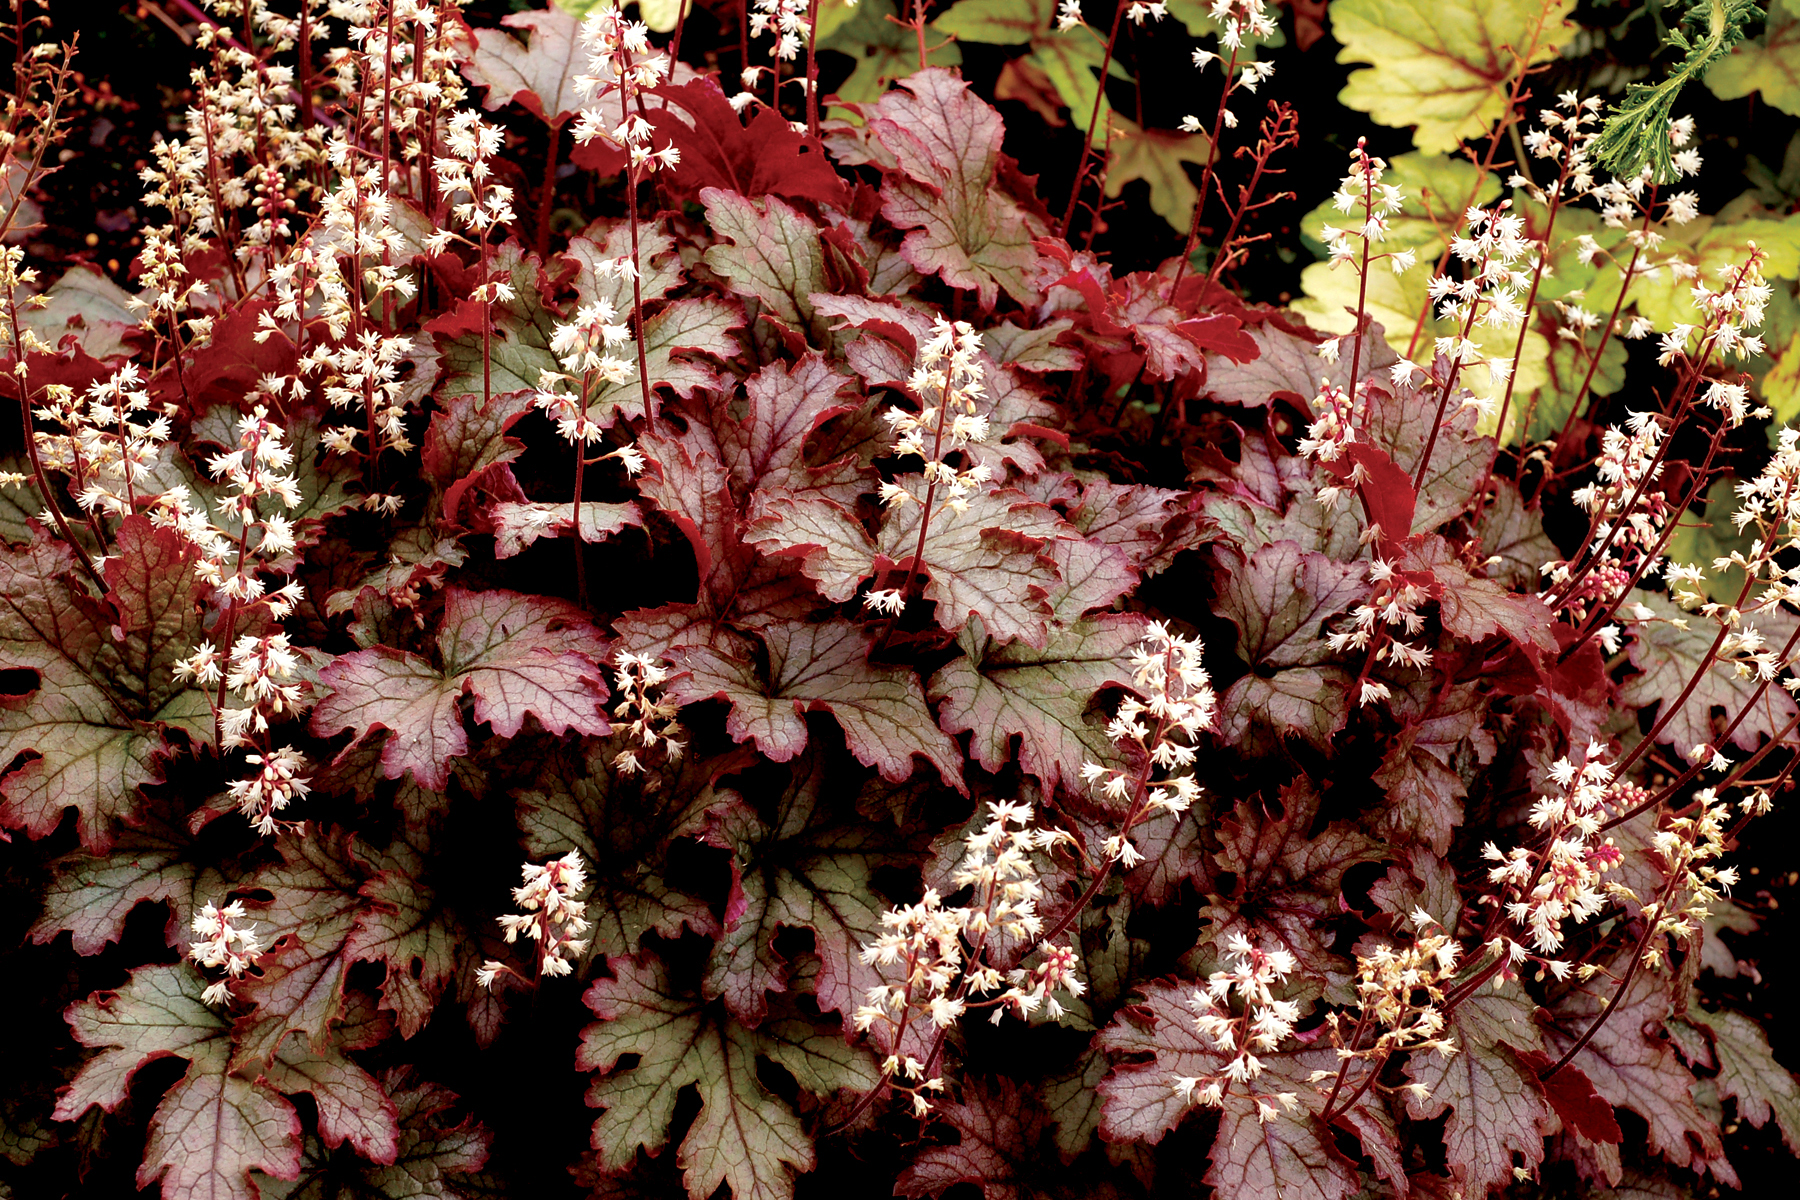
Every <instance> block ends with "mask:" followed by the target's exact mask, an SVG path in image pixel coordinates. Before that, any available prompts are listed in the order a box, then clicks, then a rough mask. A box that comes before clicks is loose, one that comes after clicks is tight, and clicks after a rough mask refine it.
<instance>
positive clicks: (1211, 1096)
mask: <svg viewBox="0 0 1800 1200" xmlns="http://www.w3.org/2000/svg"><path fill="white" fill-rule="evenodd" d="M1225 952H1226V953H1227V954H1229V955H1230V956H1231V957H1232V958H1234V959H1236V960H1237V961H1236V962H1234V963H1230V964H1228V965H1226V966H1224V967H1221V968H1219V969H1218V970H1216V971H1214V972H1213V973H1212V974H1211V975H1209V976H1208V977H1207V980H1206V986H1204V987H1201V988H1196V989H1195V990H1194V993H1193V995H1192V996H1190V997H1189V999H1188V1007H1189V1008H1191V1009H1193V1010H1194V1027H1195V1028H1196V1029H1198V1030H1199V1031H1200V1033H1201V1034H1202V1035H1203V1036H1205V1037H1206V1038H1207V1040H1208V1041H1210V1042H1211V1043H1212V1048H1213V1049H1214V1050H1215V1051H1217V1052H1218V1053H1219V1055H1220V1056H1221V1057H1223V1058H1225V1065H1224V1066H1222V1067H1220V1068H1219V1069H1218V1070H1217V1071H1210V1072H1208V1073H1207V1074H1205V1075H1197V1076H1192V1075H1189V1076H1181V1077H1178V1078H1176V1079H1175V1080H1174V1081H1173V1083H1172V1086H1173V1088H1174V1091H1175V1094H1176V1095H1177V1096H1180V1097H1181V1099H1182V1102H1183V1103H1185V1104H1199V1105H1204V1106H1208V1107H1212V1108H1218V1107H1220V1106H1221V1105H1223V1104H1224V1103H1225V1096H1226V1094H1227V1093H1228V1092H1229V1091H1230V1090H1231V1089H1232V1087H1234V1086H1238V1085H1242V1086H1243V1087H1244V1088H1245V1090H1246V1092H1247V1094H1248V1095H1249V1096H1250V1097H1251V1098H1252V1099H1253V1100H1254V1101H1255V1102H1256V1113H1257V1116H1258V1117H1259V1118H1260V1119H1261V1120H1263V1121H1265V1122H1266V1121H1271V1120H1273V1119H1274V1118H1275V1117H1277V1116H1279V1115H1280V1114H1281V1113H1282V1112H1283V1111H1286V1112H1293V1111H1294V1109H1295V1108H1297V1107H1298V1106H1299V1103H1300V1097H1299V1096H1298V1094H1296V1093H1294V1092H1275V1093H1272V1094H1264V1093H1262V1092H1260V1091H1258V1089H1257V1088H1256V1080H1257V1078H1258V1077H1259V1076H1261V1075H1262V1073H1263V1061H1262V1059H1261V1058H1260V1057H1259V1056H1260V1055H1264V1054H1268V1053H1270V1052H1271V1051H1273V1050H1275V1049H1276V1048H1277V1047H1279V1046H1280V1045H1281V1043H1282V1040H1283V1039H1285V1038H1286V1037H1287V1036H1288V1035H1289V1034H1291V1033H1292V1032H1293V1031H1294V1022H1295V1021H1297V1020H1299V1019H1300V1006H1299V1005H1298V1004H1297V1003H1295V1002H1294V1001H1292V1000H1278V999H1276V998H1275V994H1274V988H1275V987H1277V986H1279V985H1281V984H1283V983H1286V982H1287V977H1288V976H1289V975H1291V974H1292V973H1293V971H1294V966H1295V964H1294V956H1293V955H1292V954H1290V953H1289V952H1288V951H1286V950H1268V951H1265V950H1261V949H1259V948H1257V947H1256V946H1254V945H1252V944H1251V942H1250V939H1248V938H1247V937H1245V936H1244V935H1243V934H1241V933H1233V934H1232V935H1231V936H1230V938H1229V939H1228V941H1227V942H1226V945H1225Z"/></svg>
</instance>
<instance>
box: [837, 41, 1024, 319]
mask: <svg viewBox="0 0 1800 1200" xmlns="http://www.w3.org/2000/svg"><path fill="white" fill-rule="evenodd" d="M866 116H867V119H868V130H869V134H870V135H871V136H872V137H874V138H875V139H876V140H877V141H879V142H880V143H881V145H882V147H883V148H884V149H885V150H886V151H887V152H888V154H890V155H891V156H892V158H893V160H894V164H895V169H894V170H892V171H891V172H889V174H888V176H887V179H886V180H885V182H884V183H883V185H882V205H881V211H882V215H883V216H885V217H887V219H888V220H889V221H892V222H893V223H894V225H895V226H896V227H897V228H900V229H904V230H909V231H910V232H908V233H907V235H906V239H905V241H904V242H902V243H901V248H900V249H901V253H902V254H904V255H905V256H906V259H907V261H908V262H910V263H912V264H913V266H915V267H917V268H918V269H919V270H920V271H922V272H924V273H926V274H931V275H938V276H941V277H942V278H943V280H944V282H945V283H947V284H949V285H950V286H952V287H959V288H967V289H969V290H970V291H973V292H975V293H976V294H977V296H978V297H979V298H980V301H981V304H982V306H983V307H984V308H992V307H993V306H994V303H995V301H996V300H997V299H998V298H999V294H1000V292H1001V291H1002V290H1004V291H1005V292H1006V294H1007V295H1009V296H1011V297H1012V298H1013V299H1014V300H1017V301H1018V302H1019V303H1021V304H1030V303H1032V302H1033V301H1034V300H1035V298H1036V295H1037V289H1036V288H1035V287H1034V286H1033V285H1032V282H1031V276H1032V273H1033V268H1034V266H1035V264H1036V262H1037V252H1036V251H1035V250H1033V249H1032V246H1031V242H1032V239H1033V238H1037V237H1042V236H1044V235H1045V234H1046V233H1048V232H1049V230H1048V227H1047V225H1046V223H1045V221H1044V220H1043V218H1041V217H1039V216H1038V215H1037V214H1036V213H1034V212H1033V211H1032V210H1031V209H1030V208H1027V207H1026V206H1024V205H1022V204H1020V203H1019V202H1018V201H1016V200H1014V199H1013V198H1012V197H1011V196H1010V195H1008V194H1007V193H1006V192H1004V191H1003V190H1001V188H1000V187H999V186H997V185H996V183H995V179H996V177H997V175H998V172H999V168H1000V158H1001V155H1000V141H1001V135H1002V133H1003V130H1002V128H1001V122H1000V114H999V113H997V112H995V111H994V110H993V109H992V108H990V107H988V106H987V105H986V104H984V103H983V102H982V101H981V100H980V99H978V98H977V97H976V96H975V94H974V93H973V92H971V91H969V86H968V84H966V83H964V82H963V81H962V80H961V79H958V78H957V77H956V76H955V75H954V74H952V73H951V72H949V71H946V70H944V69H942V68H939V67H933V68H929V69H927V70H924V71H919V72H917V73H916V74H914V75H911V76H909V77H908V78H906V79H905V80H902V81H901V85H900V89H899V90H896V91H892V92H888V93H886V94H885V95H883V96H882V97H881V99H880V100H878V101H876V102H875V103H874V104H873V105H870V106H869V108H868V109H867V112H866Z"/></svg>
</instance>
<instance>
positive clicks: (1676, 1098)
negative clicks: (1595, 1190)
mask: <svg viewBox="0 0 1800 1200" xmlns="http://www.w3.org/2000/svg"><path fill="white" fill-rule="evenodd" d="M1627 953H1629V951H1628V952H1627ZM1624 966H1625V963H1624V962H1617V963H1615V964H1614V968H1613V972H1615V973H1603V974H1600V975H1596V976H1595V977H1594V980H1593V982H1592V983H1590V984H1588V985H1585V986H1584V987H1581V988H1579V989H1576V990H1572V991H1570V992H1569V993H1567V994H1566V995H1564V996H1563V997H1562V998H1561V1000H1560V1001H1559V1002H1558V1003H1556V1004H1555V1006H1554V1010H1553V1012H1554V1019H1553V1021H1552V1022H1551V1023H1550V1024H1549V1025H1548V1027H1547V1031H1546V1033H1545V1037H1544V1041H1545V1047H1544V1049H1545V1051H1546V1052H1547V1053H1548V1054H1550V1055H1551V1056H1552V1057H1553V1058H1554V1059H1556V1060H1560V1059H1561V1058H1562V1056H1563V1054H1565V1053H1567V1051H1568V1049H1569V1047H1570V1046H1571V1045H1573V1044H1574V1041H1575V1039H1576V1038H1577V1037H1579V1036H1580V1035H1581V1033H1582V1032H1583V1031H1584V1030H1586V1029H1587V1028H1588V1027H1589V1026H1590V1025H1592V1024H1593V1023H1594V1020H1595V1018H1596V1017H1598V1016H1599V1014H1600V1012H1601V1010H1602V1009H1604V1008H1606V1006H1607V1004H1608V1003H1609V1002H1610V1001H1611V999H1612V996H1613V993H1614V991H1615V990H1616V989H1617V987H1618V985H1617V984H1616V983H1614V982H1613V979H1616V978H1618V973H1622V971H1623V968H1624ZM1669 1011H1670V1000H1669V994H1668V983H1667V981H1666V980H1664V979H1660V978H1658V977H1657V976H1656V975H1655V974H1653V973H1651V972H1648V971H1645V972H1640V973H1639V974H1638V975H1637V977H1636V978H1635V979H1633V980H1632V981H1631V987H1630V990H1629V991H1627V992H1626V994H1625V997H1624V999H1623V1000H1621V1001H1620V1002H1619V1004H1618V1006H1617V1007H1616V1008H1615V1009H1614V1010H1613V1012H1612V1014H1611V1016H1610V1017H1608V1018H1607V1021H1606V1023H1605V1024H1604V1025H1602V1026H1600V1029H1599V1031H1598V1032H1597V1033H1595V1034H1594V1036H1593V1037H1592V1038H1590V1039H1589V1040H1588V1043H1587V1045H1585V1046H1583V1047H1582V1048H1581V1050H1580V1052H1579V1053H1577V1054H1576V1055H1575V1057H1574V1059H1572V1060H1571V1061H1572V1062H1573V1063H1574V1065H1575V1066H1577V1067H1579V1068H1580V1069H1581V1072H1582V1074H1584V1075H1586V1076H1587V1077H1588V1078H1589V1079H1590V1080H1592V1081H1593V1085H1594V1090H1595V1091H1597V1092H1598V1093H1600V1095H1601V1096H1603V1097H1604V1098H1605V1099H1606V1101H1607V1103H1609V1104H1612V1105H1614V1106H1615V1107H1618V1108H1628V1109H1630V1110H1631V1111H1632V1112H1634V1113H1636V1114H1637V1115H1638V1116H1640V1117H1642V1118H1643V1119H1644V1121H1645V1122H1646V1123H1647V1124H1648V1126H1649V1147H1650V1149H1652V1150H1654V1151H1656V1152H1657V1153H1658V1154H1660V1155H1662V1156H1663V1158H1665V1159H1667V1160H1668V1161H1669V1162H1670V1163H1672V1164H1674V1165H1675V1166H1677V1167H1690V1168H1692V1169H1693V1170H1694V1171H1695V1172H1696V1173H1703V1172H1706V1171H1711V1172H1712V1173H1713V1174H1714V1175H1715V1176H1717V1177H1718V1178H1719V1179H1720V1180H1722V1181H1726V1182H1730V1183H1731V1184H1732V1186H1734V1187H1735V1186H1737V1183H1736V1175H1735V1173H1734V1172H1733V1171H1732V1168H1731V1164H1730V1163H1728V1162H1727V1161H1726V1160H1725V1148H1724V1144H1723V1142H1722V1141H1721V1140H1720V1137H1719V1125H1718V1121H1717V1120H1716V1111H1717V1110H1716V1109H1715V1110H1714V1114H1708V1113H1707V1112H1706V1111H1705V1110H1704V1109H1702V1108H1701V1107H1700V1106H1699V1104H1697V1103H1696V1099H1695V1094H1694V1093H1695V1086H1694V1076H1693V1074H1692V1073H1691V1072H1690V1071H1689V1070H1688V1069H1687V1068H1686V1067H1685V1066H1683V1065H1682V1063H1681V1058H1680V1056H1679V1055H1678V1054H1677V1053H1676V1052H1675V1049H1674V1047H1673V1046H1672V1045H1671V1044H1670V1043H1669V1041H1668V1040H1667V1039H1666V1038H1664V1037H1662V1036H1659V1035H1660V1034H1661V1033H1662V1027H1663V1023H1664V1022H1665V1021H1667V1020H1668V1019H1669Z"/></svg>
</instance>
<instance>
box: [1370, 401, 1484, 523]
mask: <svg viewBox="0 0 1800 1200" xmlns="http://www.w3.org/2000/svg"><path fill="white" fill-rule="evenodd" d="M1436 396H1437V393H1436V391H1435V390H1433V389H1431V388H1430V387H1429V386H1427V387H1426V390H1425V391H1424V392H1423V393H1414V392H1412V391H1410V390H1409V389H1406V388H1401V389H1398V390H1394V389H1390V388H1387V387H1384V386H1383V385H1382V383H1381V382H1380V381H1377V382H1375V383H1373V384H1372V385H1371V386H1370V388H1369V406H1368V408H1367V410H1366V421H1367V424H1366V426H1363V425H1359V426H1358V427H1357V434H1358V436H1363V435H1365V434H1366V435H1367V437H1368V440H1369V441H1371V442H1373V443H1374V444H1375V445H1377V446H1379V447H1381V449H1383V450H1385V451H1387V453H1388V456H1389V457H1390V458H1392V459H1393V460H1394V464H1395V465H1396V466H1398V467H1399V468H1400V469H1401V470H1402V471H1404V472H1405V473H1406V478H1407V479H1409V480H1410V479H1412V478H1413V477H1414V476H1415V475H1416V474H1417V473H1418V466H1419V459H1420V457H1421V456H1422V455H1423V454H1424V453H1425V441H1426V439H1427V438H1429V437H1430V436H1431V422H1432V419H1433V417H1434V416H1435V415H1436V411H1437V406H1436V402H1435V401H1436ZM1478 419H1479V418H1478V416H1477V414H1476V412H1475V410H1474V409H1473V408H1470V407H1462V406H1458V405H1456V404H1454V403H1453V404H1451V405H1450V407H1449V408H1448V409H1447V410H1446V411H1445V413H1444V423H1443V426H1442V427H1441V428H1440V429H1439V430H1438V438H1437V445H1436V446H1435V447H1433V448H1432V452H1431V463H1430V465H1429V466H1428V467H1426V469H1425V483H1424V486H1423V487H1421V488H1420V489H1419V493H1418V503H1417V507H1416V508H1415V510H1414V515H1413V525H1412V528H1411V529H1410V530H1408V531H1407V532H1409V533H1426V532H1428V531H1430V530H1433V529H1436V528H1437V527H1438V526H1440V525H1442V524H1443V523H1444V522H1445V521H1448V520H1450V519H1451V518H1452V517H1455V516H1457V515H1458V514H1460V513H1461V512H1463V511H1464V510H1465V509H1467V508H1468V507H1469V504H1470V502H1472V501H1473V500H1474V499H1475V489H1476V488H1477V486H1479V485H1480V484H1481V483H1482V482H1483V481H1484V480H1485V479H1486V478H1487V476H1488V473H1489V468H1490V467H1492V465H1493V462H1494V454H1495V450H1496V446H1495V443H1494V439H1493V438H1490V437H1484V436H1479V435H1477V434H1476V432H1475V425H1476V422H1477V420H1478ZM1391 536H1394V537H1398V536H1400V535H1399V533H1398V532H1397V531H1392V532H1391Z"/></svg>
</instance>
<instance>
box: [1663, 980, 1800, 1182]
mask: <svg viewBox="0 0 1800 1200" xmlns="http://www.w3.org/2000/svg"><path fill="white" fill-rule="evenodd" d="M1687 1019H1688V1020H1689V1021H1692V1022H1695V1023H1697V1024H1699V1025H1702V1026H1704V1027H1705V1028H1706V1030H1707V1032H1708V1033H1709V1034H1710V1035H1711V1042H1712V1050H1713V1053H1714V1055H1716V1056H1717V1059H1718V1064H1719V1075H1718V1087H1719V1094H1720V1095H1722V1096H1725V1097H1727V1098H1729V1099H1732V1100H1736V1101H1737V1110H1738V1115H1739V1116H1740V1117H1742V1118H1744V1120H1746V1121H1748V1122H1750V1124H1752V1125H1754V1126H1756V1127H1757V1128H1758V1129H1761V1128H1762V1127H1763V1126H1764V1125H1766V1124H1768V1123H1769V1118H1770V1117H1774V1118H1775V1123H1776V1125H1777V1126H1778V1127H1779V1128H1780V1130H1781V1140H1782V1141H1783V1142H1784V1143H1785V1144H1786V1145H1787V1148H1788V1149H1789V1150H1790V1151H1794V1152H1796V1153H1800V1083H1796V1082H1795V1080H1794V1076H1793V1073H1792V1072H1791V1071H1789V1070H1788V1069H1787V1068H1786V1067H1784V1066H1782V1065H1781V1064H1780V1063H1778V1062H1776V1061H1775V1051H1774V1050H1773V1049H1771V1048H1770V1046H1769V1035H1768V1034H1766V1033H1764V1032H1763V1030H1762V1027H1761V1026H1759V1025H1758V1024H1757V1023H1756V1022H1755V1021H1753V1020H1751V1019H1750V1018H1749V1017H1747V1016H1745V1015H1744V1014H1743V1013H1741V1012H1734V1011H1733V1010H1731V1009H1728V1008H1722V1009H1720V1010H1719V1011H1718V1012H1707V1011H1706V1010H1705V1009H1703V1008H1700V1007H1698V1006H1696V1005H1689V1006H1688V1010H1687Z"/></svg>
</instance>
